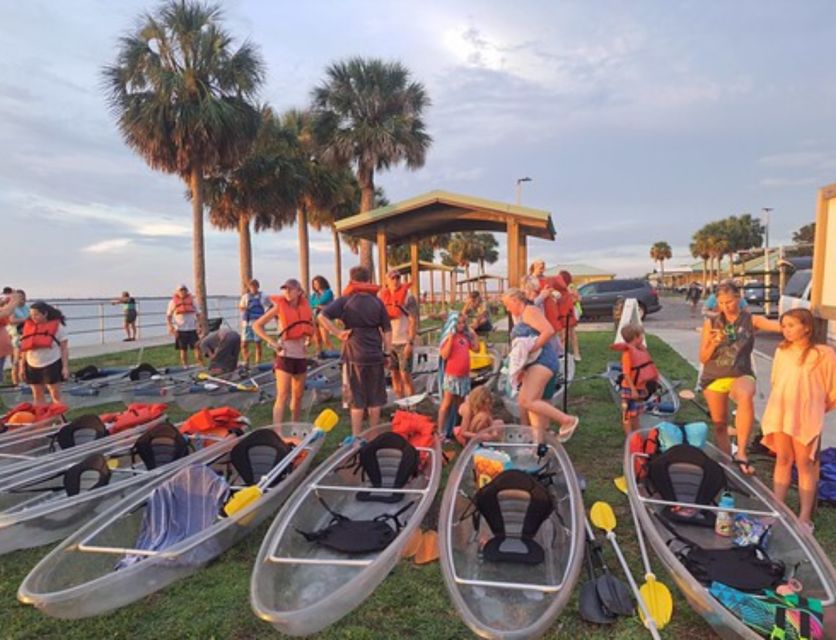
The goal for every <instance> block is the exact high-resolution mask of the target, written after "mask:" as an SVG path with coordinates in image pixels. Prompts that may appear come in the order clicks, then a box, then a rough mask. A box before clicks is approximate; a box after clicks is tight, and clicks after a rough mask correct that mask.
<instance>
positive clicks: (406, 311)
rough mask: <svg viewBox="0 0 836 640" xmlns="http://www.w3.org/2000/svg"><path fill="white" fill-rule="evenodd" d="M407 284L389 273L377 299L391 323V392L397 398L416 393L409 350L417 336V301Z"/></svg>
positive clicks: (398, 275)
mask: <svg viewBox="0 0 836 640" xmlns="http://www.w3.org/2000/svg"><path fill="white" fill-rule="evenodd" d="M409 289H410V287H409V284H407V283H404V284H401V273H400V271H397V270H396V269H392V270H391V271H390V272H389V273H387V274H386V286H385V287H384V288H383V289H382V290H381V291H380V299H381V300H382V301H383V304H384V306H385V307H386V313H387V314H388V315H389V320H390V322H391V323H392V358H391V362H390V364H391V374H392V390H393V391H394V392H395V396H396V397H398V398H405V397H407V396H411V395H412V394H414V393H415V389H414V387H413V385H412V375H411V374H412V347H413V346H414V344H415V339H416V338H417V336H418V301H417V300H416V299H415V296H413V295H412V293H411V292H410V290H409Z"/></svg>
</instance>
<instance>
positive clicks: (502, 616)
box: [439, 426, 585, 639]
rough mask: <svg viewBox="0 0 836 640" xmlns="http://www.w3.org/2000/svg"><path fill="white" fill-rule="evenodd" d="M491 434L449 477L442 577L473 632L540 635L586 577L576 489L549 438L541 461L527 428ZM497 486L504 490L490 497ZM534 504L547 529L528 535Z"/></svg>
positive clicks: (442, 521)
mask: <svg viewBox="0 0 836 640" xmlns="http://www.w3.org/2000/svg"><path fill="white" fill-rule="evenodd" d="M492 431H493V432H492V433H490V434H487V435H486V436H484V437H483V438H482V439H481V440H479V441H477V440H472V441H471V442H470V443H469V444H468V445H467V447H465V449H464V451H462V453H461V454H460V455H459V457H458V460H457V461H456V464H455V466H454V467H453V470H452V471H451V472H450V477H449V478H448V481H447V488H446V490H445V492H444V499H443V501H442V503H441V514H440V517H439V547H440V553H441V556H440V559H441V571H442V575H443V576H444V582H445V585H446V587H447V591H448V592H449V593H450V598H451V599H452V601H453V604H454V605H455V607H456V609H457V611H458V612H459V615H460V616H461V617H462V619H463V620H464V621H465V623H466V624H467V626H468V627H470V628H471V629H472V630H473V632H474V633H475V634H476V635H478V636H479V637H481V638H503V639H506V638H519V639H522V638H537V637H539V636H541V635H543V634H544V633H545V632H546V631H547V630H548V629H549V627H551V625H552V624H553V623H554V621H555V619H556V618H557V616H558V615H560V612H561V611H562V610H563V608H564V607H565V606H566V604H567V603H568V602H569V600H570V599H571V596H572V590H573V588H574V586H575V583H576V582H577V580H578V577H579V575H580V571H581V564H582V561H583V553H584V540H585V537H584V525H583V520H584V514H583V503H582V502H581V494H580V489H579V487H578V483H577V479H576V476H575V472H574V468H573V467H572V463H571V461H570V460H569V457H568V456H567V455H566V451H565V450H564V449H563V447H562V446H561V445H560V443H559V442H558V441H557V437H556V436H555V435H554V434H552V433H551V432H549V433H547V434H546V441H545V446H546V450H545V451H541V452H540V453H543V455H542V456H540V455H538V445H537V443H536V439H535V432H534V430H533V429H531V428H530V427H521V426H505V427H500V428H497V429H494V430H492ZM497 462H499V465H498V466H494V467H493V469H491V466H492V465H496V463H497ZM503 468H506V469H507V468H510V469H513V470H515V471H512V472H510V473H509V472H507V471H502V469H503ZM521 472H522V473H521ZM494 473H495V474H496V475H493V474H494ZM514 473H516V474H517V476H514V475H513V474H514ZM491 478H492V479H491ZM493 483H500V485H498V486H502V487H504V488H503V489H497V490H496V493H495V495H493V497H492V498H489V495H490V491H491V489H494V487H492V486H491V485H492V484H493ZM538 485H539V486H538ZM480 486H482V487H484V489H482V490H481V491H480ZM523 488H527V489H529V490H523ZM546 495H548V498H546ZM491 499H495V502H491ZM537 499H539V500H541V501H542V502H543V504H544V505H546V506H545V507H544V509H543V510H542V511H541V512H540V513H541V515H540V518H542V522H541V523H540V524H539V525H538V526H537V530H536V531H534V532H532V531H527V530H526V527H528V526H530V523H531V520H530V518H531V517H532V515H533V513H534V509H533V508H532V507H531V506H532V505H535V504H536V503H537V502H536V500H537ZM549 503H550V504H549ZM491 504H493V505H494V506H495V507H496V513H493V512H492V511H491V509H490V505H491ZM494 529H496V531H494Z"/></svg>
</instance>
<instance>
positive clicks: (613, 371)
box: [604, 362, 681, 426]
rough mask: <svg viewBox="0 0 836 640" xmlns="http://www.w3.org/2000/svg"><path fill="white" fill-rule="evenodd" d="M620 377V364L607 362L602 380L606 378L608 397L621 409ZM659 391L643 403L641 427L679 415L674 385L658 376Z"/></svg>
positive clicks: (677, 398)
mask: <svg viewBox="0 0 836 640" xmlns="http://www.w3.org/2000/svg"><path fill="white" fill-rule="evenodd" d="M620 375H621V363H620V362H608V363H607V368H606V370H605V371H604V378H606V380H607V382H608V384H609V388H610V395H611V396H612V399H613V401H614V402H615V403H616V404H617V405H618V406H619V407H621V391H620V387H619V384H618V378H619V376H620ZM658 383H659V389H658V390H657V391H656V392H655V393H653V394H652V395H651V396H650V398H648V400H647V401H646V402H645V403H644V411H643V413H642V418H641V419H642V425H643V426H645V424H647V425H649V424H651V423H653V422H658V421H660V420H670V419H671V418H673V417H674V416H676V414H677V413H679V408H680V404H681V403H680V400H679V395H678V394H677V393H676V386H677V385H675V384H673V383H671V381H670V380H668V379H667V378H666V377H665V376H663V375H661V374H660V375H659V380H658Z"/></svg>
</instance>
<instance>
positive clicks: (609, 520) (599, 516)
mask: <svg viewBox="0 0 836 640" xmlns="http://www.w3.org/2000/svg"><path fill="white" fill-rule="evenodd" d="M589 519H590V520H592V524H594V525H595V526H596V527H598V528H599V529H603V530H604V531H607V532H610V531H612V530H613V529H615V524H616V521H615V512H613V510H612V507H611V506H610V505H609V504H607V503H606V502H601V501H598V502H596V503H595V504H593V505H592V508H591V509H590V510H589Z"/></svg>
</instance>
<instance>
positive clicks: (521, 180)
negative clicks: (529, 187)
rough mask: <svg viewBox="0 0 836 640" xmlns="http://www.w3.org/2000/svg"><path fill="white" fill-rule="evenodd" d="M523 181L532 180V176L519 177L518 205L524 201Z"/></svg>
mask: <svg viewBox="0 0 836 640" xmlns="http://www.w3.org/2000/svg"><path fill="white" fill-rule="evenodd" d="M523 182H531V178H529V177H528V176H526V177H525V178H517V206H519V205H520V203H521V202H522V183H523Z"/></svg>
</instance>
